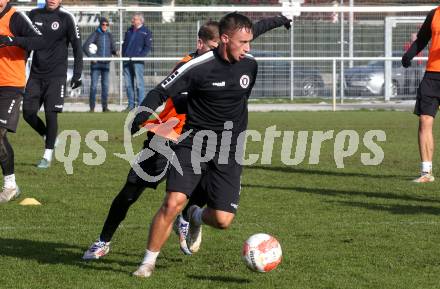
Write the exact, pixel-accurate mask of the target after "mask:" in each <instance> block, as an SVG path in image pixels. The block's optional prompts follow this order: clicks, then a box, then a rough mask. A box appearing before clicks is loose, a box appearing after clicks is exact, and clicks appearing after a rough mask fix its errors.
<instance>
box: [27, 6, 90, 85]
mask: <svg viewBox="0 0 440 289" xmlns="http://www.w3.org/2000/svg"><path fill="white" fill-rule="evenodd" d="M29 18H30V19H31V20H32V23H33V24H34V25H35V26H36V27H37V28H38V29H39V30H40V31H41V32H42V33H43V36H44V38H45V39H46V41H48V45H47V48H46V49H42V50H38V51H34V55H33V58H32V69H31V77H34V78H51V77H60V76H65V75H66V73H67V63H68V61H67V57H68V46H69V43H70V44H71V45H72V48H73V56H74V58H75V62H74V67H73V75H74V77H77V78H80V76H81V73H82V67H83V59H82V58H83V56H82V47H81V46H82V45H81V37H80V34H79V28H78V25H77V24H76V20H75V17H74V16H73V14H72V13H70V12H69V11H67V10H66V9H64V8H62V7H58V8H57V9H55V10H53V11H50V10H47V9H46V8H39V9H34V10H32V11H31V12H30V13H29Z"/></svg>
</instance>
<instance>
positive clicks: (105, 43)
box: [83, 17, 118, 112]
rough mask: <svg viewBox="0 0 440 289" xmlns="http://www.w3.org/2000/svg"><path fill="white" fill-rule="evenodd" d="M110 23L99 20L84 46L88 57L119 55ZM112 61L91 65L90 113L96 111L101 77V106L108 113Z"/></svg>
mask: <svg viewBox="0 0 440 289" xmlns="http://www.w3.org/2000/svg"><path fill="white" fill-rule="evenodd" d="M109 25H110V23H109V21H108V19H107V18H105V17H102V18H100V19H99V27H98V28H97V29H96V30H95V31H94V32H92V34H90V36H89V37H88V38H87V40H86V42H85V43H84V45H83V50H84V53H85V54H86V55H87V56H88V57H111V56H112V55H118V51H117V49H116V44H115V41H114V39H113V35H112V34H111V33H110V31H109ZM109 71H110V61H92V62H91V65H90V75H91V83H90V96H89V105H90V111H91V112H94V111H95V101H96V90H97V87H98V80H99V76H101V104H102V111H103V112H108V111H109V109H108V106H107V98H108V88H109Z"/></svg>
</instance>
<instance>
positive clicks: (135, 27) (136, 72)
mask: <svg viewBox="0 0 440 289" xmlns="http://www.w3.org/2000/svg"><path fill="white" fill-rule="evenodd" d="M151 47H152V34H151V31H150V29H148V28H147V27H146V26H145V25H144V16H143V15H142V14H140V13H136V14H134V15H133V17H132V18H131V27H130V28H128V30H127V32H125V37H124V43H123V44H122V56H123V57H146V56H147V55H148V53H149V52H150V50H151ZM124 80H125V86H126V88H127V98H128V107H127V110H132V109H133V108H134V107H135V106H138V105H139V104H140V103H141V102H142V100H143V98H144V95H145V85H144V62H143V61H132V60H130V61H125V62H124ZM135 80H136V82H135ZM135 85H136V87H137V89H136V92H137V93H136V96H137V98H136V99H135V95H134V91H135V90H134V87H135ZM135 100H136V102H135Z"/></svg>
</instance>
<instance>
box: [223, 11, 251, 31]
mask: <svg viewBox="0 0 440 289" xmlns="http://www.w3.org/2000/svg"><path fill="white" fill-rule="evenodd" d="M243 28H245V29H246V30H252V21H251V20H250V19H249V18H247V17H246V16H244V15H242V14H239V13H237V12H232V13H228V14H226V15H225V16H223V17H222V19H220V22H219V33H220V35H222V34H228V33H231V32H234V31H237V30H240V29H243Z"/></svg>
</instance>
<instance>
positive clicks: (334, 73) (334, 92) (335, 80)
mask: <svg viewBox="0 0 440 289" xmlns="http://www.w3.org/2000/svg"><path fill="white" fill-rule="evenodd" d="M332 77H333V81H332V86H333V92H332V95H333V111H336V85H337V83H336V82H337V77H336V59H335V58H333V73H332Z"/></svg>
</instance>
